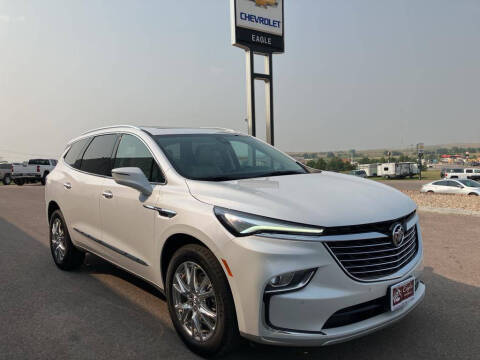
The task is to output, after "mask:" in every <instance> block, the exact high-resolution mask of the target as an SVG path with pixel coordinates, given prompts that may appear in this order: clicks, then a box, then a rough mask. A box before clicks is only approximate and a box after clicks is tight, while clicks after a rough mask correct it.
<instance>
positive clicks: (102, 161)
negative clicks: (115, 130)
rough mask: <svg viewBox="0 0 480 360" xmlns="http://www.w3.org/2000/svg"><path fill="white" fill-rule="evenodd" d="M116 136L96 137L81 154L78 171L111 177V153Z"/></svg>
mask: <svg viewBox="0 0 480 360" xmlns="http://www.w3.org/2000/svg"><path fill="white" fill-rule="evenodd" d="M116 140H117V135H113V134H112V135H100V136H96V137H95V138H94V139H93V140H92V142H91V143H90V145H88V147H87V150H85V153H84V154H83V158H82V164H81V166H80V169H81V170H83V171H86V172H89V173H92V174H96V175H105V176H112V153H113V147H114V145H115V141H116Z"/></svg>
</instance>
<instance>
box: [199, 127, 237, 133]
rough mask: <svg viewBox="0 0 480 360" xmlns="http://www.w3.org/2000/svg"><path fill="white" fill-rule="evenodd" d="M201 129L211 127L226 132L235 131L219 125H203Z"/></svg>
mask: <svg viewBox="0 0 480 360" xmlns="http://www.w3.org/2000/svg"><path fill="white" fill-rule="evenodd" d="M199 129H211V130H223V131H226V132H235V130H233V129H228V128H223V127H218V126H202V127H200V128H199Z"/></svg>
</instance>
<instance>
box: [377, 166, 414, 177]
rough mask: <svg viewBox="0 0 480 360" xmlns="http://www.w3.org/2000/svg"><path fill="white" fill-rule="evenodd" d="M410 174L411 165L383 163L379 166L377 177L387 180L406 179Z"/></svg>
mask: <svg viewBox="0 0 480 360" xmlns="http://www.w3.org/2000/svg"><path fill="white" fill-rule="evenodd" d="M410 173H411V168H410V163H383V164H378V166H377V175H378V176H382V177H384V178H385V179H392V178H404V177H407V176H410ZM412 176H413V175H412Z"/></svg>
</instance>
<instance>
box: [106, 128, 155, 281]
mask: <svg viewBox="0 0 480 360" xmlns="http://www.w3.org/2000/svg"><path fill="white" fill-rule="evenodd" d="M122 167H137V168H140V169H141V170H142V171H143V172H144V174H145V176H146V177H147V178H148V179H149V181H150V182H151V183H152V185H153V187H154V190H153V192H152V194H151V195H150V196H145V195H143V194H141V193H140V192H139V191H138V190H135V189H133V188H130V187H127V186H124V185H119V184H117V183H116V182H115V181H114V180H113V179H111V178H109V179H106V180H105V182H104V183H103V189H102V197H101V199H100V218H101V224H102V239H103V241H104V242H105V243H107V244H108V245H109V246H110V250H111V251H109V257H110V260H111V261H113V262H115V263H117V264H118V265H120V266H123V267H125V268H127V269H128V270H130V271H132V272H134V273H135V274H137V275H140V276H142V277H144V278H147V279H149V278H150V274H151V273H152V267H155V266H158V261H159V259H155V258H154V253H155V251H154V250H155V233H154V229H155V226H154V225H155V224H154V223H155V218H156V212H155V211H152V210H151V209H148V208H146V207H145V206H155V205H156V203H157V199H158V197H159V193H160V188H161V185H159V184H158V183H163V182H164V179H163V175H162V174H161V172H160V168H159V167H158V165H157V163H156V161H155V159H154V158H153V156H152V154H151V153H150V151H149V149H148V148H147V146H146V145H145V144H144V143H143V141H142V140H140V139H139V138H138V137H136V136H134V135H130V134H123V135H122V137H121V139H120V142H119V144H118V149H117V152H116V156H115V158H114V163H113V168H114V169H116V168H122Z"/></svg>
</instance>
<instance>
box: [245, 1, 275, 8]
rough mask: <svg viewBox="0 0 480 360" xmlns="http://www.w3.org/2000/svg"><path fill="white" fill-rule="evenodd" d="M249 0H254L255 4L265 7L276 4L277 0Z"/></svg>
mask: <svg viewBox="0 0 480 360" xmlns="http://www.w3.org/2000/svg"><path fill="white" fill-rule="evenodd" d="M251 1H254V2H255V5H257V6H262V7H264V8H265V9H266V8H268V7H269V6H278V1H277V0H251Z"/></svg>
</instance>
